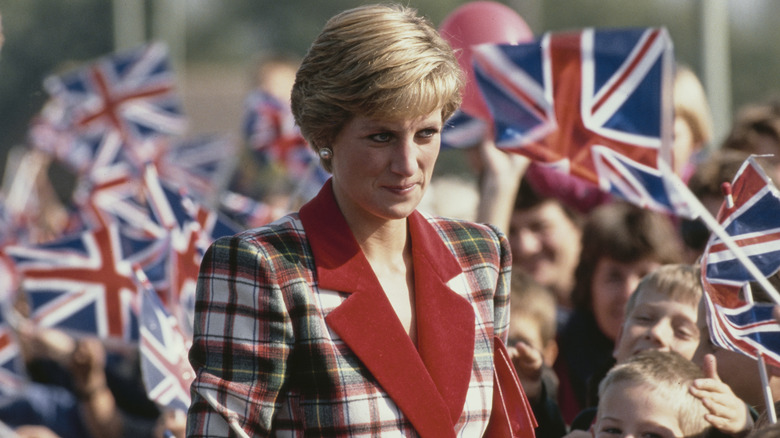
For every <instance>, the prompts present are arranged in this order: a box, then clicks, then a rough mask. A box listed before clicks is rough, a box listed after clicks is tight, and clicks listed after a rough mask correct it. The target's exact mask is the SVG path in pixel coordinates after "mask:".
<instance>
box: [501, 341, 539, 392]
mask: <svg viewBox="0 0 780 438" xmlns="http://www.w3.org/2000/svg"><path fill="white" fill-rule="evenodd" d="M507 351H508V352H509V357H510V358H511V359H512V364H513V365H514V366H515V370H516V371H517V377H519V378H520V383H521V384H522V385H523V390H524V391H525V395H526V396H527V397H528V400H529V401H530V402H531V403H536V402H538V401H539V397H541V394H542V366H544V359H543V358H542V353H541V352H540V351H538V350H536V349H535V348H533V347H531V346H530V345H528V344H526V343H525V342H522V341H519V342H516V343H515V344H514V345H510V346H509V347H508V348H507Z"/></svg>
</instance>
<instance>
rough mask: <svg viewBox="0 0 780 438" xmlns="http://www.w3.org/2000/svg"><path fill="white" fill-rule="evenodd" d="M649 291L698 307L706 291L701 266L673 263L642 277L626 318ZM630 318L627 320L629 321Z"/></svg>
mask: <svg viewBox="0 0 780 438" xmlns="http://www.w3.org/2000/svg"><path fill="white" fill-rule="evenodd" d="M648 290H652V291H656V292H658V293H659V294H662V295H665V296H666V297H668V298H669V299H670V300H673V301H677V302H680V303H685V304H690V305H691V306H693V307H694V308H695V307H697V306H698V304H699V300H701V295H702V293H704V289H703V288H702V285H701V272H700V268H699V265H688V264H682V263H672V264H667V265H661V266H659V267H658V268H656V269H655V270H654V271H653V272H651V273H649V274H647V275H645V276H644V277H642V280H640V281H639V284H638V285H637V286H636V289H635V290H634V293H632V294H631V296H630V297H628V302H627V303H626V317H628V315H630V314H631V311H632V310H634V306H635V305H636V301H637V300H638V299H639V298H638V296H639V295H641V294H642V293H643V292H646V291H648ZM627 319H628V318H626V320H627Z"/></svg>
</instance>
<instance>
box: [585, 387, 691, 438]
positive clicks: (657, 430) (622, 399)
mask: <svg viewBox="0 0 780 438" xmlns="http://www.w3.org/2000/svg"><path fill="white" fill-rule="evenodd" d="M594 436H595V438H617V437H624V436H631V437H636V438H644V437H655V438H674V437H683V436H685V435H684V434H683V431H682V428H681V427H680V419H679V412H678V409H677V407H675V404H674V403H669V402H668V400H667V398H666V397H665V395H664V394H663V392H661V391H660V390H658V389H656V388H653V387H652V386H650V385H648V384H636V383H631V382H619V383H613V384H612V385H610V386H609V387H608V388H607V390H606V391H605V392H604V395H603V396H602V397H601V398H600V400H599V408H598V414H597V415H596V424H595V429H594Z"/></svg>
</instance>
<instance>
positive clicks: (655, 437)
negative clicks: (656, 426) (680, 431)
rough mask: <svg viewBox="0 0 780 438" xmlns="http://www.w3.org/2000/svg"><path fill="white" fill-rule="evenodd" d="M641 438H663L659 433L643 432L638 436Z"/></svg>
mask: <svg viewBox="0 0 780 438" xmlns="http://www.w3.org/2000/svg"><path fill="white" fill-rule="evenodd" d="M640 436H641V437H642V438H663V437H664V436H663V435H662V434H660V433H655V432H644V433H642V434H641V435H640Z"/></svg>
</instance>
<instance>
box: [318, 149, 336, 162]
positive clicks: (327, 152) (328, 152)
mask: <svg viewBox="0 0 780 438" xmlns="http://www.w3.org/2000/svg"><path fill="white" fill-rule="evenodd" d="M318 153H319V155H320V158H322V159H323V160H330V159H331V158H333V150H332V149H331V148H320V150H319V151H318Z"/></svg>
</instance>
